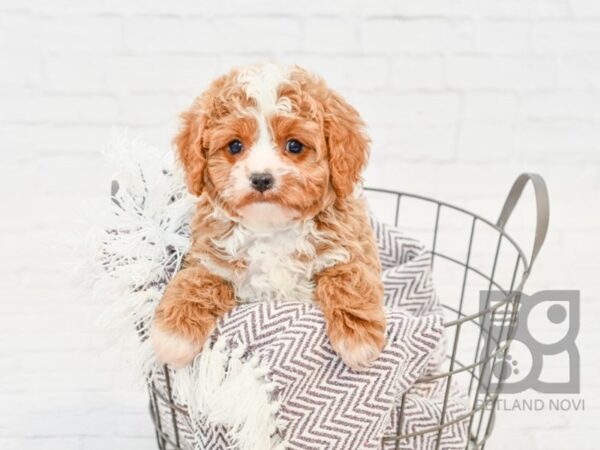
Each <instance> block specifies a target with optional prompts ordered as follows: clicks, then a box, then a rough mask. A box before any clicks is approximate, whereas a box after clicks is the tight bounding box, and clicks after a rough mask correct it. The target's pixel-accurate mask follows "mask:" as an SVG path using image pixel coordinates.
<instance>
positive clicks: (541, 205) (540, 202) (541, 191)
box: [496, 173, 550, 270]
mask: <svg viewBox="0 0 600 450" xmlns="http://www.w3.org/2000/svg"><path fill="white" fill-rule="evenodd" d="M528 181H531V183H532V184H533V189H534V192H535V203H536V226H535V238H534V240H533V250H532V251H531V259H530V262H529V270H531V267H532V266H533V262H534V261H535V259H536V258H537V255H538V253H539V252H540V249H541V248H542V245H543V243H544V240H545V239H546V234H547V232H548V222H549V220H550V201H549V199H548V189H547V188H546V182H545V181H544V179H543V178H542V177H541V175H539V174H537V173H522V174H521V175H519V176H518V177H517V179H516V180H515V182H514V183H513V185H512V188H511V189H510V192H509V193H508V196H507V197H506V200H505V201H504V206H503V207H502V212H501V213H500V217H498V222H497V223H496V225H498V227H499V228H500V229H501V230H504V227H505V226H506V222H507V221H508V219H509V218H510V215H511V214H512V212H513V210H514V209H515V206H516V205H517V202H518V201H519V199H520V198H521V194H522V193H523V189H524V188H525V185H526V184H527V182H528Z"/></svg>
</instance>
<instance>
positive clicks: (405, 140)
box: [0, 0, 600, 450]
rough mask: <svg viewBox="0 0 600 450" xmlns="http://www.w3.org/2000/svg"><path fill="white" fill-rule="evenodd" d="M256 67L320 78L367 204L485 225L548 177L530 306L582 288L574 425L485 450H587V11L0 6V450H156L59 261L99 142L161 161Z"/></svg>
mask: <svg viewBox="0 0 600 450" xmlns="http://www.w3.org/2000/svg"><path fill="white" fill-rule="evenodd" d="M268 58H277V59H280V60H283V61H285V62H297V63H299V64H302V65H305V66H307V67H308V68H311V69H314V70H316V71H318V72H320V73H321V74H322V75H323V76H325V78H326V79H328V80H329V82H330V84H331V85H333V86H334V87H336V88H338V89H339V90H340V91H341V92H342V93H344V94H345V95H346V97H347V98H348V99H349V100H350V101H351V102H353V103H354V104H355V106H356V107H357V108H358V109H359V110H360V111H361V112H362V113H363V115H364V117H365V119H366V121H367V123H368V124H369V126H370V129H371V135H372V137H373V148H374V150H373V155H372V162H371V165H370V167H369V169H368V171H367V174H366V181H367V184H370V185H376V186H382V187H387V188H394V189H401V190H406V191H412V192H418V193H422V194H425V195H430V196H434V197H437V198H440V199H444V200H447V201H450V202H454V203H457V204H460V205H463V206H466V207H468V208H471V209H473V210H474V211H476V212H478V213H481V214H483V215H484V216H486V217H490V218H493V219H495V217H496V216H497V214H498V212H499V209H500V206H501V202H502V200H503V198H504V196H505V195H506V192H507V191H508V188H509V186H510V183H511V182H512V181H513V179H514V178H515V177H516V175H517V174H518V173H520V172H522V171H537V172H540V173H541V174H543V175H544V176H545V177H546V180H547V181H548V187H549V189H550V194H551V200H552V222H551V228H550V234H549V236H548V240H547V243H546V246H545V248H544V250H543V252H542V254H541V256H540V259H539V261H538V264H537V267H536V268H535V270H534V274H533V276H532V278H531V280H530V284H529V288H528V291H529V292H534V291H536V290H538V289H550V288H562V289H565V288H571V289H581V290H582V326H581V334H580V338H579V347H580V350H581V357H582V365H583V370H582V377H583V383H582V385H583V392H582V397H584V398H585V401H586V405H585V406H586V412H585V413H578V412H552V411H545V412H538V413H516V412H506V413H502V414H500V416H499V419H498V424H497V429H496V431H495V433H494V439H493V441H492V445H490V446H489V447H488V448H492V449H500V448H523V449H525V448H526V449H531V450H536V449H537V450H541V449H544V450H552V449H556V450H558V449H571V448H577V449H596V448H598V444H597V443H596V442H597V441H598V439H597V436H596V433H595V428H596V427H597V423H598V419H599V416H600V414H599V412H600V403H599V400H598V398H599V394H600V383H599V382H598V379H597V376H596V373H597V372H598V370H599V369H600V358H598V351H597V344H596V342H598V340H599V338H600V332H599V330H598V318H599V315H600V306H599V303H598V300H599V298H598V294H597V291H596V290H595V289H596V282H597V279H598V276H597V273H598V269H599V264H598V262H597V254H598V250H600V248H599V247H600V237H599V236H600V233H599V232H600V212H599V211H600V196H599V195H598V194H599V193H600V2H598V1H597V0H536V1H534V0H504V1H496V0H480V1H475V0H415V1H406V0H404V1H392V0H385V1H379V2H365V1H358V0H353V1H351V2H348V1H342V0H331V1H327V2H326V1H322V0H319V1H313V0H308V1H304V2H287V4H286V6H285V7H283V6H281V5H280V2H276V1H273V0H271V1H255V2H242V1H241V0H236V1H231V2H224V1H221V2H214V1H210V2H200V1H191V0H181V1H174V2H165V1H155V0H151V1H144V2H142V1H131V0H120V1H114V0H105V1H100V0H98V1H95V2H92V1H79V2H75V1H68V0H56V1H53V2H47V1H42V0H20V1H17V0H4V1H2V2H0V61H1V64H2V70H0V136H1V138H0V195H1V197H0V198H1V199H2V200H1V202H2V211H3V214H2V219H0V242H1V247H0V248H1V250H2V253H3V258H2V260H1V262H0V270H1V271H2V272H1V273H2V276H1V277H0V289H1V292H2V295H1V296H0V301H1V308H2V309H1V311H2V312H1V315H0V448H2V449H39V448H44V449H60V450H71V449H77V450H81V449H85V450H89V449H127V450H131V449H151V448H153V445H154V444H153V435H152V431H151V426H150V421H149V419H148V416H147V413H146V402H145V395H144V392H143V391H139V390H138V391H136V390H134V389H133V388H132V387H131V384H129V383H128V381H127V380H128V377H127V376H126V373H127V371H126V369H125V366H124V365H123V364H122V362H121V361H119V360H118V358H116V357H115V356H112V355H108V356H103V357H100V358H99V357H98V354H99V353H100V351H101V348H102V347H103V340H104V339H103V336H102V333H101V331H99V330H98V329H97V328H96V327H94V326H93V325H91V323H92V322H93V319H94V318H95V317H96V316H97V315H98V314H99V311H101V305H98V304H96V303H94V302H92V301H91V299H89V296H88V294H87V293H86V292H85V291H82V290H79V289H77V288H75V287H73V284H72V282H71V281H70V280H69V279H68V276H67V270H66V269H65V265H66V263H67V262H68V259H69V254H70V252H69V251H68V250H67V249H66V248H65V247H64V243H66V242H77V241H78V240H79V239H80V236H81V233H83V232H84V231H85V226H84V225H83V224H84V223H85V222H84V221H83V220H82V219H81V206H83V205H86V204H90V203H93V202H95V201H98V200H99V199H101V198H102V197H103V196H106V194H107V193H108V185H107V179H108V175H109V174H108V173H107V170H106V166H105V164H104V163H103V162H102V159H101V157H100V155H99V150H100V149H101V148H102V147H103V145H105V144H106V143H107V142H108V140H109V138H110V134H111V130H112V129H113V128H115V127H128V128H130V129H133V130H134V131H135V132H139V133H141V134H142V135H143V136H144V138H145V139H146V140H148V141H149V142H151V143H153V144H155V145H158V146H162V147H164V148H165V149H166V148H167V147H168V145H169V141H170V139H171V137H172V135H173V133H174V130H175V129H176V126H177V121H176V115H177V113H178V112H180V111H181V110H182V109H183V108H184V107H185V106H187V105H188V104H189V103H190V102H191V101H192V99H193V97H194V96H195V95H196V94H198V93H199V92H200V90H201V89H202V88H203V87H204V86H206V84H207V82H208V81H209V80H210V79H211V78H213V77H214V76H215V75H216V74H218V73H221V72H222V71H224V70H226V69H227V68H229V67H230V66H231V65H240V64H245V63H248V62H253V61H257V60H264V59H268ZM526 194H530V192H529V191H528V192H526ZM523 203H524V205H523V206H524V207H522V208H518V209H517V210H516V211H515V217H514V219H516V220H515V224H514V228H515V230H516V236H517V237H518V238H523V237H524V236H526V232H527V231H528V230H529V228H528V227H530V226H531V225H530V224H531V220H532V216H531V214H527V213H526V209H527V208H526V207H525V206H528V207H529V208H531V202H530V201H529V200H527V201H525V202H523ZM517 216H520V217H517ZM521 217H522V218H521Z"/></svg>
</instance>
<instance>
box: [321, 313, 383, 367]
mask: <svg viewBox="0 0 600 450" xmlns="http://www.w3.org/2000/svg"><path fill="white" fill-rule="evenodd" d="M339 322H340V323H338V324H332V325H330V327H329V336H330V339H331V345H332V346H333V349H334V350H335V351H336V353H337V354H338V355H340V357H341V358H342V360H343V361H344V362H345V363H346V364H347V365H348V366H350V367H351V368H353V369H361V368H364V367H368V366H370V365H371V363H372V362H373V361H375V360H376V359H377V358H378V357H379V355H380V354H381V350H382V349H383V347H384V345H385V340H386V339H385V321H375V322H364V321H358V322H354V323H352V321H350V323H348V321H339ZM344 322H346V323H344ZM349 325H350V326H349Z"/></svg>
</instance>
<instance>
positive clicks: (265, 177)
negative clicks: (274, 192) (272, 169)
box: [250, 172, 275, 192]
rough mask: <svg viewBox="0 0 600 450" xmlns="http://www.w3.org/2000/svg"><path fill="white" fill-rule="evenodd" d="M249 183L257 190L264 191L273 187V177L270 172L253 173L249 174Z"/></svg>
mask: <svg viewBox="0 0 600 450" xmlns="http://www.w3.org/2000/svg"><path fill="white" fill-rule="evenodd" d="M250 184H252V187H253V188H254V189H256V190H257V191H258V192H265V191H267V190H269V189H271V188H272V187H273V185H274V184H275V179H274V178H273V175H271V174H270V173H266V172H264V173H253V174H252V175H250Z"/></svg>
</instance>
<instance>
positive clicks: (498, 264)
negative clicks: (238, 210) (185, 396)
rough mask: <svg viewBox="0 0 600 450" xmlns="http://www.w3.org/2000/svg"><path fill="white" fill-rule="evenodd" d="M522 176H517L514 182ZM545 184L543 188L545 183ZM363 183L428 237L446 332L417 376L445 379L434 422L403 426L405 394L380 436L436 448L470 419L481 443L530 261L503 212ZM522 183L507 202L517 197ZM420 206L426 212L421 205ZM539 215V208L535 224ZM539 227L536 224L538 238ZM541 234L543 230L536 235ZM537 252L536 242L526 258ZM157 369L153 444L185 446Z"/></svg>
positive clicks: (385, 207)
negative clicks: (435, 364) (455, 412)
mask: <svg viewBox="0 0 600 450" xmlns="http://www.w3.org/2000/svg"><path fill="white" fill-rule="evenodd" d="M522 177H523V176H522ZM528 177H530V176H529V175H528ZM526 178H527V177H526ZM520 179H521V178H519V179H517V182H516V183H515V186H516V185H517V183H518V182H519V180H520ZM527 179H530V178H527ZM527 179H525V180H524V182H523V183H522V184H525V182H526V181H527ZM540 179H541V178H540ZM542 183H543V180H542ZM514 189H515V187H513V190H514ZM517 190H518V189H517ZM543 190H544V194H545V185H543ZM366 191H367V195H368V196H369V199H370V200H371V203H372V204H374V205H375V206H377V205H379V206H380V209H381V210H382V211H383V214H384V215H385V216H387V219H388V220H384V221H387V222H392V223H394V224H395V225H396V226H399V227H401V228H403V229H405V230H407V231H408V232H409V234H411V236H412V235H416V237H419V238H421V239H422V240H423V241H424V242H425V243H430V248H431V254H432V259H431V264H432V266H433V274H434V279H435V282H436V289H437V290H438V291H439V294H440V298H441V299H442V301H441V303H442V307H443V309H444V311H445V314H444V315H445V321H446V322H445V333H446V337H447V339H448V344H449V346H448V349H449V352H448V354H447V356H446V361H445V362H444V364H443V366H442V368H441V369H440V371H439V372H436V373H435V374H433V375H428V376H426V377H424V378H422V379H420V380H419V381H418V382H417V383H428V382H432V381H434V380H440V379H443V380H444V381H445V388H444V389H445V391H444V395H443V405H442V412H441V415H440V421H439V423H438V424H437V425H435V426H431V427H428V428H426V429H419V430H417V431H412V432H411V431H409V432H404V433H402V430H403V425H404V422H405V419H406V418H405V400H406V394H404V395H403V396H402V398H401V400H400V404H399V405H398V406H397V416H396V417H397V421H396V424H395V425H396V426H395V429H396V433H395V434H394V435H386V436H384V437H383V439H382V443H381V447H382V448H383V447H384V446H385V448H394V449H396V450H399V449H406V448H409V447H407V442H409V440H410V439H411V438H415V437H417V436H424V435H430V436H434V437H435V438H434V439H433V442H434V446H433V448H435V449H436V450H438V449H440V448H443V447H441V442H442V439H441V436H442V433H443V431H444V430H445V429H446V428H447V427H450V426H452V425H454V424H456V423H458V422H462V421H465V423H468V425H467V442H466V445H465V449H483V448H484V447H485V444H486V442H487V441H488V439H489V437H490V435H491V433H492V430H493V427H494V421H495V409H496V408H495V407H496V403H497V401H498V396H499V394H500V392H501V390H502V385H503V383H504V381H505V378H506V376H505V375H506V371H507V370H509V369H507V364H505V362H506V356H507V352H508V349H509V346H510V343H511V340H512V337H513V335H514V332H515V328H516V321H517V315H518V309H519V308H518V307H519V302H520V292H521V290H522V289H523V285H524V283H525V281H526V279H527V277H528V275H529V271H530V268H531V263H530V262H528V260H527V258H526V256H525V254H524V253H523V251H522V250H521V248H520V247H519V246H518V245H517V243H516V242H515V241H514V240H513V239H512V238H511V237H510V236H509V235H508V234H507V233H506V232H505V230H504V222H505V220H499V222H498V223H493V222H491V221H489V220H486V219H484V218H482V217H480V216H478V215H476V214H473V213H471V212H469V211H467V210H465V209H462V208H459V207H456V206H453V205H450V204H448V203H444V202H441V201H437V200H434V199H431V198H427V197H423V196H419V195H414V194H408V193H403V192H396V191H390V190H384V189H366ZM520 191H522V186H521V187H520ZM520 191H519V192H518V193H517V195H516V199H513V200H514V201H513V203H516V200H518V197H519V196H520V193H521V192H520ZM511 195H512V191H511ZM510 197H511V196H510V195H509V199H507V203H506V204H505V209H507V205H508V203H509V200H510ZM410 203H412V205H409V204H410ZM538 203H539V199H538ZM508 206H510V208H509V209H510V211H508V214H507V216H508V215H510V212H511V211H512V208H513V207H514V204H512V205H508ZM538 208H539V205H538ZM426 209H429V210H430V212H431V214H426V213H424V212H423V211H424V210H426ZM503 214H504V210H503ZM428 216H429V221H428V223H425V222H423V220H422V219H423V218H424V217H428ZM501 218H502V215H501ZM411 219H420V222H419V223H411ZM505 219H506V218H505ZM545 221H546V222H547V217H545ZM539 222H540V217H539V214H538V225H539ZM545 225H546V226H547V223H546V224H545ZM539 231H540V230H539V227H538V230H537V231H536V240H537V237H538V236H537V235H538V234H540V233H539ZM544 236H545V230H544V231H543V236H541V242H543V237H544ZM540 246H541V243H540ZM538 247H539V246H538ZM538 250H539V248H538ZM536 253H537V251H536V249H535V248H534V253H533V255H532V257H531V259H532V260H533V259H535V255H536ZM491 290H495V291H500V292H501V293H502V298H501V299H500V300H498V299H497V298H494V301H493V302H492V301H491V296H490V291H491ZM482 293H483V294H482ZM498 368H499V370H498ZM162 375H163V376H164V381H165V383H166V396H165V395H164V394H163V393H162V392H161V390H159V389H157V388H156V386H155V385H154V384H153V383H149V386H148V387H149V392H150V413H151V416H152V419H153V421H154V426H155V430H156V438H157V442H158V447H159V449H161V450H168V449H169V450H170V449H173V450H180V449H181V450H184V449H187V446H186V444H185V442H183V440H182V439H180V430H179V429H178V424H179V423H181V422H180V421H178V420H177V416H178V415H183V416H185V417H187V420H189V416H188V413H187V411H186V409H185V408H184V407H182V406H181V405H178V404H177V402H175V401H174V400H173V394H172V389H171V381H170V375H169V371H168V369H167V368H166V367H163V374H162ZM494 378H495V379H496V380H497V381H494ZM453 382H455V383H459V384H460V385H461V386H464V387H465V389H467V394H468V401H469V406H468V410H467V411H466V412H465V413H464V414H463V415H461V416H460V417H452V419H451V420H450V419H449V418H448V417H449V416H448V414H447V411H446V409H447V406H448V401H449V397H450V390H451V386H452V385H453ZM161 412H162V414H161ZM165 412H166V414H165ZM165 417H170V418H171V421H169V422H170V423H164V422H165V420H164V418H165ZM161 420H162V422H161ZM467 421H468V422H467ZM167 429H168V431H166V430H167ZM430 442H431V441H430Z"/></svg>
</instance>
